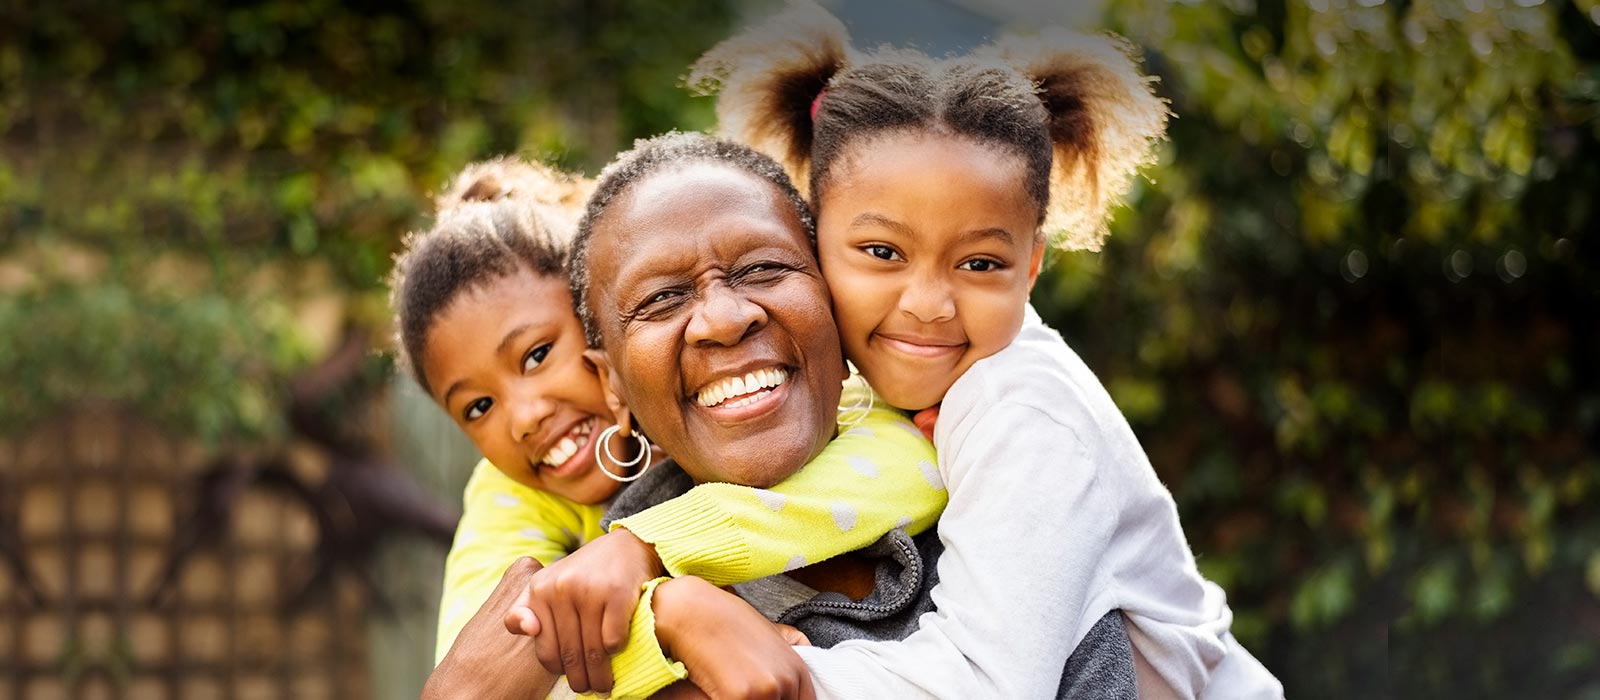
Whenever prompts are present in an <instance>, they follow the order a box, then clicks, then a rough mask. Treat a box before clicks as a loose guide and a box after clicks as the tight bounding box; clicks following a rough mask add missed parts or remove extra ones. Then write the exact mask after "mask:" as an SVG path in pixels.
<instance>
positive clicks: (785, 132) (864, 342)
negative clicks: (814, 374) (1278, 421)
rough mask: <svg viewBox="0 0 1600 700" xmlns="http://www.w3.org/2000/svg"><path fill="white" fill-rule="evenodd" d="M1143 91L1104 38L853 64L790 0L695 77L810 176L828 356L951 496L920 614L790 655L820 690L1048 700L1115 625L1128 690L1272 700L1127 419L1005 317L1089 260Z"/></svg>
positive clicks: (1051, 346) (1140, 120) (543, 596)
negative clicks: (1040, 284)
mask: <svg viewBox="0 0 1600 700" xmlns="http://www.w3.org/2000/svg"><path fill="white" fill-rule="evenodd" d="M1151 82H1152V79H1150V78H1147V77H1145V76H1143V75H1141V74H1140V73H1139V71H1138V69H1137V66H1136V64H1135V61H1134V59H1133V58H1132V50H1131V47H1129V46H1128V45H1126V44H1125V43H1123V42H1120V41H1117V40H1114V39H1110V38H1107V37H1092V36H1081V35H1073V34H1068V33H1064V32H1046V33H1042V34H1040V35H1038V36H1034V37H1028V38H1009V39H1006V40H1003V41H1000V42H998V43H996V44H994V45H992V46H990V47H987V48H985V49H982V50H980V51H978V52H976V53H975V54H973V55H971V56H966V57H960V58H954V59H945V60H934V59H930V58H928V57H927V56H924V55H921V54H918V53H915V52H903V51H892V50H880V51H878V52H875V53H871V54H860V53H857V52H855V51H853V50H852V49H851V48H850V46H849V42H848V38H847V36H846V35H845V32H844V29H843V26H842V25H840V24H839V23H838V21H837V20H835V19H834V18H832V17H831V16H829V15H827V14H826V12H824V11H823V10H821V9H820V8H817V7H815V6H814V5H809V4H807V5H797V6H794V7H792V8H791V9H790V10H789V11H787V12H785V13H783V14H781V15H779V16H778V17H776V18H774V19H773V20H771V21H769V22H768V23H767V24H765V25H763V26H760V27H758V28H755V29H752V30H748V31H746V32H744V33H742V34H740V35H737V36H735V37H734V38H732V39H730V40H728V41H726V42H724V43H723V44H722V45H719V46H718V47H717V48H715V49H713V50H712V51H711V52H710V53H708V54H707V55H706V56H705V57H704V58H703V59H702V60H701V61H700V62H699V63H698V64H697V65H696V67H695V69H694V72H693V74H692V75H691V84H693V85H695V86H697V87H700V88H702V89H706V90H707V91H715V92H717V93H718V104H717V112H718V116H719V120H720V125H721V130H722V132H723V133H724V134H725V135H727V136H729V137H732V138H734V139H736V140H741V141H743V142H745V143H748V144H750V145H752V146H754V147H756V148H757V149H758V150H761V151H763V152H766V153H767V154H769V155H771V156H773V157H774V158H776V159H778V160H779V161H780V162H782V163H784V164H785V166H786V167H787V168H788V170H789V171H790V173H791V176H792V177H794V179H795V180H796V181H797V182H800V183H805V184H807V185H809V199H810V204H811V207H812V210H813V211H814V212H815V213H816V216H817V240H816V243H817V249H818V251H817V252H818V258H819V260H820V263H821V268H822V273H823V276H824V278H825V280H826V282H827V284H828V287H829V289H830V291H831V293H832V296H833V300H834V315H835V319H836V321H837V322H838V325H839V329H840V335H841V338H842V340H843V343H844V348H845V351H846V356H847V357H848V358H849V359H850V360H851V361H852V362H853V363H854V365H855V366H856V367H857V368H859V370H860V372H861V375H862V376H863V377H865V378H866V380H867V381H868V382H869V383H870V384H871V386H872V388H873V389H874V390H875V391H876V392H877V393H878V394H879V395H880V396H881V397H882V399H883V400H885V401H887V403H889V404H890V405H892V406H894V407H896V408H900V409H904V410H908V411H921V412H922V413H920V414H919V416H918V419H919V420H918V422H919V423H920V424H924V427H925V429H927V428H931V432H932V436H933V440H934V444H935V446H936V447H937V449H938V469H939V474H940V476H941V478H942V481H943V482H944V484H946V486H947V488H948V490H949V498H950V501H949V505H948V508H947V510H946V511H945V513H944V515H943V517H942V519H941V520H940V522H939V527H938V536H939V539H940V541H941V542H942V543H943V546H944V554H943V555H942V556H941V557H940V558H939V560H938V563H937V574H938V581H939V583H938V584H937V586H936V587H935V588H934V590H933V592H932V597H933V602H934V603H935V605H936V607H937V610H936V611H934V612H931V613H928V614H925V615H923V616H922V617H921V618H920V627H919V629H917V630H916V631H915V632H914V633H912V634H910V636H908V637H905V638H904V639H901V640H899V641H844V642H842V643H839V644H837V645H835V646H833V647H832V648H829V649H821V648H809V647H800V648H797V649H796V650H797V651H798V652H799V653H800V655H801V657H802V658H803V659H804V660H805V662H806V663H807V664H808V666H809V667H810V670H811V672H812V676H813V679H814V682H815V684H816V687H817V689H818V694H819V696H821V697H831V698H888V697H893V698H904V697H939V698H976V697H997V698H1044V697H1056V696H1057V694H1058V692H1061V689H1062V688H1064V687H1065V685H1066V683H1065V680H1066V679H1064V678H1063V676H1062V675H1061V672H1060V671H1059V669H1062V668H1063V664H1064V663H1066V662H1067V661H1068V658H1069V656H1070V655H1071V654H1072V652H1073V650H1074V648H1075V647H1077V645H1078V644H1079V642H1080V640H1083V639H1084V638H1085V635H1086V634H1087V633H1088V632H1089V631H1090V628H1091V626H1093V625H1094V624H1095V623H1096V621H1097V620H1099V619H1100V618H1101V617H1102V616H1104V615H1106V614H1107V613H1108V612H1111V611H1117V610H1120V611H1122V614H1123V615H1124V616H1125V618H1126V620H1127V621H1128V623H1129V625H1128V635H1129V637H1130V638H1131V640H1132V642H1133V647H1134V650H1135V661H1136V663H1137V679H1138V685H1139V695H1140V696H1141V697H1147V698H1165V697H1181V698H1194V697H1204V698H1278V697H1281V696H1282V687H1281V685H1280V684H1279V683H1278V682H1277V680H1276V679H1275V678H1273V676H1272V675H1271V674H1270V673H1269V672H1268V671H1267V670H1266V669H1265V668H1264V667H1262V666H1261V665H1260V664H1259V662H1257V661H1256V660H1255V659H1254V658H1252V657H1251V656H1250V654H1249V653H1248V652H1247V651H1246V650H1245V649H1244V648H1243V647H1242V646H1240V645H1239V644H1238V643H1237V641H1235V640H1234V639H1233V637H1232V635H1231V634H1230V633H1229V626H1230V624H1231V620H1232V613H1231V611H1230V610H1229V609H1228V606H1227V604H1226V600H1225V596H1224V594H1223V592H1222V591H1221V589H1220V588H1218V587H1217V586H1216V585H1215V584H1213V583H1211V582H1209V581H1207V580H1205V579H1204V578H1203V577H1202V576H1201V575H1200V574H1199V572H1198V570H1197V569H1196V567H1195V563H1194V557H1193V555H1192V553H1191V552H1190V550H1189V547H1188V544H1187V542H1186V539H1185V537H1184V534H1183V530H1182V528H1181V526H1180V524H1179V521H1178V515H1177V509H1176V506H1175V504H1174V502H1173V500H1172V498H1171V495H1170V494H1169V493H1168V491H1167V489H1166V488H1165V487H1164V486H1163V485H1162V484H1161V482H1160V480H1159V479H1158V477H1157V475H1156V474H1155V471H1154V469H1153V468H1152V467H1151V465H1150V463H1149V460H1148V458H1147V457H1146V456H1145V454H1144V451H1143V450H1142V448H1141V447H1140V446H1139V444H1138V441H1137V439H1136V438H1135V436H1134V434H1133V432H1132V430H1131V428H1130V427H1129V425H1128V424H1127V421H1126V420H1125V419H1124V418H1123V417H1122V415H1121V413H1120V412H1119V411H1118V410H1117V408H1116V406H1115V404H1114V403H1113V402H1112V401H1111V399H1110V397H1109V396H1108V395H1107V393H1106V391H1105V389H1104V387H1103V386H1101V384H1100V382H1099V381H1098V380H1097V379H1096V378H1095V376H1094V374H1093V372H1092V371H1091V370H1089V368H1088V367H1087V366H1086V365H1084V363H1083V362H1082V360H1080V359H1079V358H1078V356H1077V355H1076V354H1075V353H1073V351H1072V350H1071V349H1070V348H1069V347H1068V346H1067V345H1066V343H1065V342H1064V341H1063V340H1062V338H1061V336H1060V335H1059V334H1058V333H1056V332H1055V331H1054V330H1052V329H1050V328H1049V327H1047V326H1046V325H1044V323H1042V321H1041V320H1040V319H1039V316H1038V314H1037V313H1036V312H1035V311H1034V310H1033V309H1032V307H1031V306H1030V305H1029V303H1028V295H1029V292H1030V290H1031V288H1032V285H1033V283H1034V281H1035V280H1036V279H1037V276H1038V273H1039V269H1040V266H1041V264H1042V260H1043V257H1044V252H1045V248H1046V246H1047V245H1050V244H1054V245H1057V246H1059V247H1062V248H1066V249H1097V248H1098V247H1099V245H1100V243H1101V241H1102V240H1103V238H1104V237H1105V235H1106V233H1107V226H1106V220H1107V217H1108V213H1109V210H1110V208H1111V205H1112V204H1113V203H1114V202H1115V201H1116V200H1117V198H1118V197H1119V196H1120V194H1121V193H1123V192H1124V191H1125V190H1126V189H1127V187H1128V186H1129V184H1130V182H1131V180H1132V179H1133V177H1134V176H1135V174H1136V171H1137V169H1138V168H1139V167H1141V166H1143V165H1145V164H1147V163H1149V162H1150V161H1152V160H1153V157H1154V156H1153V147H1154V144H1155V142H1156V141H1158V140H1159V139H1160V138H1161V137H1162V135H1163V133H1164V129H1165V122H1166V118H1167V115H1168V112H1167V108H1166V105H1165V103H1164V102H1163V101H1162V100H1160V99H1159V98H1157V97H1156V96H1155V95H1154V94H1153V92H1152V89H1151ZM624 524H626V523H624ZM813 535H814V536H815V537H819V538H822V537H825V536H826V534H825V533H821V532H817V533H807V532H797V533H796V536H797V537H802V538H805V537H810V536H813ZM642 539H643V540H644V541H645V542H647V543H648V542H650V540H651V538H650V537H649V536H648V535H644V536H642ZM567 571H569V572H572V573H570V574H569V576H573V577H578V578H581V577H582V576H583V572H582V570H578V571H573V570H572V569H568V570H567ZM582 588H583V586H574V589H582ZM603 588H604V586H601V585H599V584H595V588H594V589H593V590H599V589H603ZM560 598H561V595H560V594H558V593H557V592H555V591H550V590H545V591H543V592H542V593H536V594H535V595H533V596H531V600H532V602H533V603H534V604H533V606H532V607H533V608H536V609H539V610H548V606H547V603H546V602H545V601H548V600H551V599H560ZM647 605H648V602H646V603H645V604H644V605H641V606H640V607H641V608H642V607H645V606H647ZM539 606H546V607H543V608H540V607H539ZM545 614H546V616H548V613H545ZM533 617H536V614H535V613H533V612H532V611H531V610H527V609H520V610H519V611H518V612H516V613H515V614H513V615H512V616H511V617H510V618H509V619H508V626H511V627H513V628H516V627H518V626H519V625H520V626H521V628H522V629H523V630H524V631H529V632H531V631H533V630H532V629H530V625H529V622H530V620H531V619H532V618H533ZM531 627H533V628H537V627H538V625H537V624H534V625H531ZM554 632H555V633H556V636H560V635H563V634H565V633H566V632H565V630H555V631H554ZM544 633H545V634H546V635H550V634H551V633H552V630H550V629H549V627H548V626H547V627H546V630H545V632H544ZM1067 668H1068V673H1069V674H1070V673H1071V665H1070V664H1067Z"/></svg>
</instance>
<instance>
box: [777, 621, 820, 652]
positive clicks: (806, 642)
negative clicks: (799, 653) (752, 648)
mask: <svg viewBox="0 0 1600 700" xmlns="http://www.w3.org/2000/svg"><path fill="white" fill-rule="evenodd" d="M772 626H773V627H776V628H778V636H780V637H783V641H784V642H787V643H788V644H789V646H792V647H808V646H811V639H810V638H808V637H806V633H805V632H801V631H800V630H798V629H795V628H794V627H791V626H789V625H780V624H777V623H773V625H772Z"/></svg>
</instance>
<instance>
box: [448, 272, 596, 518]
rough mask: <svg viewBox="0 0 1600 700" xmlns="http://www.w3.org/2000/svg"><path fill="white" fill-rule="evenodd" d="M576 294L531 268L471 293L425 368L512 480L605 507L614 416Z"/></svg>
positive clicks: (456, 306) (451, 314)
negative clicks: (601, 439) (587, 353)
mask: <svg viewBox="0 0 1600 700" xmlns="http://www.w3.org/2000/svg"><path fill="white" fill-rule="evenodd" d="M570 299H571V295H570V292H569V291H568V290H567V284H566V279H565V278H562V277H555V276H545V275H538V274H535V273H533V272H530V271H528V270H526V269H518V270H517V271H516V272H513V273H511V274H508V275H502V276H500V277H497V278H495V279H493V280H491V281H490V282H488V283H485V284H483V285H481V286H479V287H476V288H472V289H468V290H467V291H464V292H462V293H461V295H460V296H458V297H456V299H455V300H454V301H452V302H451V303H450V305H449V306H447V307H445V308H444V310H443V311H441V312H440V313H439V315H438V317H436V319H435V320H434V323H433V325H432V327H431V328H430V329H429V331H428V336H427V343H426V348H427V352H426V353H425V354H424V355H423V370H424V373H425V374H426V376H427V377H428V384H429V386H431V387H434V391H435V392H436V395H435V396H434V400H436V401H438V402H439V405H441V406H443V407H444V409H445V411H446V412H447V413H449V414H450V416H451V417H452V418H454V419H455V421H456V425H458V426H460V427H461V430H462V431H463V432H465V433H466V434H467V437H469V438H471V439H472V442H473V444H474V445H476V446H477V447H478V450H479V451H480V452H482V453H483V456H484V457H485V458H487V459H488V460H489V462H490V463H492V464H494V465H495V467H497V468H499V469H500V471H501V472H503V473H505V475H506V476H508V477H510V478H511V479H512V480H514V481H516V482H518V483H520V484H523V485H524V486H528V487H530V488H535V489H539V490H542V491H549V492H551V493H554V494H556V495H558V496H563V497H565V498H568V499H571V500H573V501H576V502H578V503H599V502H601V501H604V500H606V499H608V498H610V497H611V495H612V494H613V493H615V492H616V490H617V487H618V484H617V482H615V481H612V480H611V479H608V478H606V476H605V474H604V473H603V472H601V471H600V470H599V469H597V468H596V465H595V454H594V444H593V441H594V440H595V439H597V438H598V436H599V433H600V431H601V430H603V429H605V428H607V427H609V426H610V425H611V422H610V420H609V419H603V418H600V416H609V415H610V413H609V411H608V410H607V408H606V405H605V395H604V393H603V392H602V391H601V388H600V379H599V376H598V375H597V374H596V373H595V371H594V369H593V368H592V367H590V366H589V365H588V363H587V362H586V360H585V359H584V357H583V353H584V350H585V349H586V346H585V343H584V341H583V329H582V327H581V326H580V325H579V324H578V319H577V317H576V316H575V315H574V314H573V312H572V304H571V301H570ZM441 387H442V388H443V390H442V391H441V390H440V388H441ZM613 470H614V469H613Z"/></svg>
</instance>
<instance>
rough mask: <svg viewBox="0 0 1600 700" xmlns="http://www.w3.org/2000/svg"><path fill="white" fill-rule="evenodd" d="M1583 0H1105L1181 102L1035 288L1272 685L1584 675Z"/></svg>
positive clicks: (1591, 255)
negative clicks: (1115, 202) (1148, 466)
mask: <svg viewBox="0 0 1600 700" xmlns="http://www.w3.org/2000/svg"><path fill="white" fill-rule="evenodd" d="M1592 10H1593V3H1587V2H1580V3H1575V4H1574V3H1570V2H1554V3H1552V2H1545V3H1539V2H1516V3H1513V2H1492V1H1490V0H1482V1H1480V2H1412V3H1400V4H1394V3H1384V2H1381V1H1379V2H1356V1H1353V0H1352V1H1349V2H1344V1H1340V0H1309V1H1308V2H1299V1H1294V0H1291V1H1290V2H1286V3H1279V2H1271V1H1264V2H1259V3H1256V2H1251V1H1250V0H1235V1H1232V2H1210V3H1169V2H1165V1H1163V0H1140V1H1137V2H1129V3H1117V4H1115V5H1114V6H1113V9H1112V24H1113V26H1115V27H1116V28H1117V30H1118V31H1120V32H1122V33H1124V34H1126V35H1127V36H1129V37H1131V38H1133V39H1134V40H1135V41H1136V42H1138V43H1139V44H1141V45H1142V46H1144V47H1146V51H1147V59H1148V61H1149V65H1150V66H1151V67H1152V68H1153V69H1154V70H1155V71H1156V72H1158V73H1159V74H1160V75H1161V77H1162V80H1163V82H1162V84H1161V90H1162V91H1163V93H1164V94H1165V95H1167V96H1168V97H1170V98H1171V99H1172V101H1173V105H1172V106H1173V110H1174V112H1175V113H1176V114H1177V118H1176V119H1175V120H1174V121H1173V123H1172V138H1171V143H1170V144H1169V146H1168V147H1167V149H1166V153H1165V156H1164V159H1163V164H1162V165H1161V167H1159V168H1158V169H1156V170H1155V171H1154V172H1152V173H1151V176H1152V179H1153V182H1151V183H1147V185H1146V186H1145V187H1144V189H1143V191H1142V192H1140V193H1138V195H1137V197H1136V198H1135V201H1136V207H1135V208H1134V209H1133V210H1131V211H1127V212H1124V214H1123V215H1122V216H1121V217H1120V219H1119V221H1118V222H1117V226H1116V231H1117V233H1116V235H1115V236H1114V237H1113V239H1112V240H1111V241H1110V242H1109V243H1108V247H1107V250H1106V251H1105V252H1104V253H1103V254H1098V255H1093V254H1083V255H1072V256H1065V257H1063V258H1062V259H1061V260H1060V261H1059V262H1058V264H1057V265H1056V267H1055V268H1054V269H1053V270H1052V271H1051V272H1050V275H1049V277H1048V278H1047V280H1046V281H1045V282H1044V285H1046V288H1045V290H1044V291H1042V292H1041V293H1040V294H1038V295H1037V296H1038V303H1039V304H1040V305H1041V306H1043V307H1046V308H1047V309H1048V310H1047V311H1046V315H1047V317H1049V318H1052V319H1054V320H1056V321H1057V323H1058V325H1059V327H1061V328H1062V329H1063V330H1064V331H1065V332H1066V334H1067V336H1068V337H1069V339H1070V340H1071V341H1072V342H1073V343H1074V344H1075V345H1076V346H1077V347H1078V348H1079V350H1080V352H1083V353H1084V354H1085V355H1086V357H1087V358H1088V359H1089V363H1090V365H1091V366H1093V367H1095V368H1096V369H1097V370H1098V371H1100V372H1101V376H1102V378H1103V379H1104V380H1105V381H1106V383H1107V385H1108V386H1109V387H1110V388H1111V390H1112V393H1113V395H1114V396H1115V398H1116V399H1117V401H1118V402H1119V404H1120V405H1121V406H1122V407H1123V409H1124V411H1125V412H1126V413H1127V415H1128V416H1129V418H1130V419H1132V420H1133V421H1134V424H1135V428H1136V429H1137V430H1138V431H1139V433H1140V437H1141V438H1142V440H1143V442H1144V444H1145V446H1146V447H1147V449H1149V451H1150V453H1151V457H1152V460H1153V461H1154V462H1155V463H1156V465H1157V468H1158V469H1159V470H1160V471H1161V473H1162V475H1163V477H1164V478H1165V479H1166V480H1167V482H1168V483H1169V485H1170V486H1171V487H1172V489H1173V492H1174V494H1175V495H1176V496H1177V497H1178V499H1179V503H1180V507H1181V508H1182V510H1183V513H1184V517H1185V522H1186V526H1187V530H1188V532H1189V534H1190V538H1191V541H1192V542H1193V544H1194V546H1195V549H1196V550H1197V551H1198V552H1200V554H1201V558H1200V566H1201V568H1202V570H1204V571H1205V572H1206V573H1207V574H1208V575H1210V576H1211V577H1212V578H1214V579H1215V580H1217V581H1219V582H1221V583H1223V584H1224V585H1225V586H1226V587H1227V588H1228V589H1229V590H1230V593H1231V595H1232V600H1233V601H1234V602H1235V610H1236V611H1237V612H1238V615H1239V617H1238V619H1237V621H1236V624H1235V632H1236V634H1238V636H1240V637H1241V639H1243V640H1245V641H1246V643H1247V644H1249V645H1250V646H1251V647H1252V648H1253V649H1256V650H1258V654H1259V655H1260V656H1261V657H1262V658H1263V659H1265V660H1266V661H1267V662H1268V664H1269V665H1270V666H1271V667H1272V668H1273V669H1275V670H1277V671H1278V672H1279V673H1280V674H1281V675H1282V676H1283V677H1284V679H1285V682H1286V685H1287V686H1288V687H1289V689H1290V693H1289V694H1290V696H1291V697H1360V696H1369V695H1379V696H1384V695H1388V694H1391V693H1392V694H1393V695H1394V696H1395V697H1520V696H1525V695H1535V696H1542V697H1597V696H1600V679H1597V677H1596V676H1595V674H1594V673H1593V669H1594V668H1595V667H1596V664H1600V634H1596V632H1595V629H1596V627H1595V623H1594V620H1595V619H1597V615H1600V576H1597V575H1596V574H1595V573H1594V572H1596V571H1600V511H1597V509H1596V508H1595V507H1594V504H1595V503H1596V502H1600V457H1597V455H1596V453H1595V451H1594V448H1593V442H1592V440H1593V439H1594V436H1595V435H1596V434H1597V431H1600V381H1597V379H1600V378H1597V377H1596V365H1597V363H1596V362H1595V359H1594V358H1595V357H1596V353H1597V350H1600V348H1597V345H1600V342H1597V341H1600V335H1597V333H1600V326H1597V324H1596V323H1595V321H1594V319H1595V312H1594V309H1595V308H1596V304H1597V303H1600V293H1597V285H1600V279H1597V277H1596V268H1595V265H1594V263H1595V261H1596V258H1597V254H1596V251H1595V246H1594V239H1593V234H1592V231H1593V230H1594V229H1595V227H1596V224H1597V223H1600V222H1597V221H1596V216H1595V205H1594V201H1595V199H1594V197H1593V193H1594V192H1596V191H1600V170H1597V163H1600V160H1597V158H1600V148H1597V147H1596V146H1597V141H1600V139H1597V136H1600V133H1597V129H1600V122H1597V119H1596V117H1597V116H1600V57H1597V56H1596V50H1597V48H1600V42H1597V37H1600V32H1597V29H1596V23H1595V21H1594V20H1595V19H1600V14H1595V13H1593V12H1592Z"/></svg>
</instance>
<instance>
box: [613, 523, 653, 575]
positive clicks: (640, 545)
mask: <svg viewBox="0 0 1600 700" xmlns="http://www.w3.org/2000/svg"><path fill="white" fill-rule="evenodd" d="M606 536H608V537H616V538H618V539H620V540H622V541H623V542H624V543H626V545H627V549H628V550H629V551H630V552H633V554H632V556H633V560H634V561H635V562H637V563H639V564H640V565H641V566H643V567H644V572H645V573H646V574H647V575H646V576H645V580H646V581H649V580H652V579H657V578H661V577H662V576H666V575H667V570H666V567H665V566H663V565H662V564H661V555H660V554H657V553H656V547H655V545H653V544H650V543H649V542H646V541H644V540H642V539H639V536H638V535H635V534H633V532H632V531H631V530H629V529H628V528H626V527H622V526H618V527H617V528H615V529H613V530H612V531H611V532H609V533H606Z"/></svg>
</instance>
